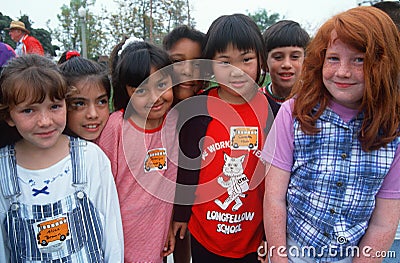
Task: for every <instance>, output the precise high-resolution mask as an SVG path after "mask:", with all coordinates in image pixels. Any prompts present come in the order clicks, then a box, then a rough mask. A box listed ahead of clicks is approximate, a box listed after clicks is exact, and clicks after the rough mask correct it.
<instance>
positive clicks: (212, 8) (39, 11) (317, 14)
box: [0, 0, 360, 33]
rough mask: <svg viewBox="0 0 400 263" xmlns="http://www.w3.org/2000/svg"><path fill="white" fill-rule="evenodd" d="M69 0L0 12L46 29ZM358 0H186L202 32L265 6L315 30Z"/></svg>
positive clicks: (34, 0)
mask: <svg viewBox="0 0 400 263" xmlns="http://www.w3.org/2000/svg"><path fill="white" fill-rule="evenodd" d="M69 2H70V1H69V0H12V1H9V2H8V3H7V4H6V5H5V4H2V5H1V8H0V12H2V13H3V15H8V16H9V17H11V18H12V19H18V18H19V17H20V16H21V15H24V14H26V15H28V16H29V18H30V20H31V21H32V22H33V25H32V27H33V28H44V29H47V26H46V22H47V21H48V20H50V25H51V26H57V25H58V20H57V14H59V13H60V8H61V6H62V5H63V4H66V5H69ZM357 2H360V0H189V3H190V5H191V6H192V9H193V10H192V13H191V16H192V17H194V19H195V21H196V28H197V29H198V30H200V31H202V32H204V33H206V32H207V29H208V27H209V26H210V25H211V23H212V21H213V20H215V19H216V18H218V17H219V16H221V15H229V14H233V13H244V14H247V13H254V12H256V11H257V10H259V9H266V10H267V12H268V13H270V12H271V14H272V13H278V14H280V15H281V17H282V16H284V18H285V19H291V20H295V21H297V22H299V23H300V24H301V25H302V26H303V27H304V28H306V29H307V30H309V31H310V30H311V31H314V30H316V29H317V28H318V27H319V26H320V25H321V24H322V23H323V22H324V21H325V20H326V19H328V18H330V17H331V16H333V15H334V14H336V13H338V12H341V11H345V10H347V9H349V8H352V7H356V6H357ZM115 6H116V4H115V3H114V2H113V1H112V0H97V1H96V5H95V7H94V10H92V11H93V12H96V9H97V10H101V7H106V8H107V9H108V10H113V9H115Z"/></svg>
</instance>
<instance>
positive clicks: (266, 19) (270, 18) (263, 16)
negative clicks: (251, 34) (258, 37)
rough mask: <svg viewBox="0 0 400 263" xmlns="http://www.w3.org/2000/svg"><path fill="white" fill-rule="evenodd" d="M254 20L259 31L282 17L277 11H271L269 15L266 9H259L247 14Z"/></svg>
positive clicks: (262, 30)
mask: <svg viewBox="0 0 400 263" xmlns="http://www.w3.org/2000/svg"><path fill="white" fill-rule="evenodd" d="M248 16H249V17H251V18H252V19H253V20H254V22H256V24H257V26H258V28H260V30H261V32H264V31H265V29H267V28H268V27H269V26H271V25H272V24H274V23H276V22H278V21H279V20H282V19H284V18H283V17H282V18H281V17H280V15H279V14H278V13H273V14H271V15H269V14H268V12H267V10H265V9H259V10H257V11H256V12H255V13H254V14H250V13H249V14H248Z"/></svg>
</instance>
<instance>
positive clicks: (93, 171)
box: [87, 143, 124, 263]
mask: <svg viewBox="0 0 400 263" xmlns="http://www.w3.org/2000/svg"><path fill="white" fill-rule="evenodd" d="M88 148H89V149H88V154H87V168H88V173H87V175H88V176H89V182H90V186H89V197H90V200H91V201H92V202H93V203H94V205H95V207H96V209H97V210H98V211H99V213H100V216H101V219H102V227H103V233H104V236H103V244H102V248H103V250H104V255H105V262H113V263H114V262H124V239H123V230H122V220H121V212H120V206H119V200H118V194H117V189H116V186H115V183H114V177H113V176H112V173H111V165H110V161H109V160H108V158H107V156H106V155H105V154H104V153H103V152H102V151H101V149H100V148H99V147H98V146H97V145H95V144H92V143H89V144H88Z"/></svg>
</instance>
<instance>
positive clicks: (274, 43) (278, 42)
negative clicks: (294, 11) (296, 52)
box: [263, 20, 310, 54]
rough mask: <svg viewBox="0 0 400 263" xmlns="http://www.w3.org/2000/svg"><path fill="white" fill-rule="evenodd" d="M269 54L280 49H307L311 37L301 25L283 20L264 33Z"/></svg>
mask: <svg viewBox="0 0 400 263" xmlns="http://www.w3.org/2000/svg"><path fill="white" fill-rule="evenodd" d="M263 38H264V44H265V49H266V51H267V54H268V53H269V52H270V51H271V50H273V49H275V48H278V47H301V48H303V49H304V50H305V49H306V47H307V45H308V42H310V36H309V35H308V33H307V31H305V30H304V29H303V28H301V26H300V24H299V23H297V22H295V21H292V20H281V21H278V22H276V23H275V24H273V25H271V26H270V27H268V28H267V29H266V30H265V31H264V33H263Z"/></svg>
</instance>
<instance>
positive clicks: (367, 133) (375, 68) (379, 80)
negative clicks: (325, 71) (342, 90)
mask: <svg viewBox="0 0 400 263" xmlns="http://www.w3.org/2000/svg"><path fill="white" fill-rule="evenodd" d="M332 31H335V32H336V34H337V39H340V40H341V41H342V42H344V43H346V44H348V45H350V46H352V47H354V48H355V49H356V50H358V51H361V52H363V53H365V57H364V75H365V90H364V95H363V98H362V102H361V106H360V108H359V110H360V111H362V112H363V113H364V120H363V123H362V127H361V130H360V131H359V140H360V142H361V145H362V148H363V150H364V151H372V150H376V149H379V148H381V147H384V146H385V145H387V144H388V143H389V142H391V141H392V140H393V139H394V138H395V137H397V136H399V134H400V131H399V127H400V94H399V93H400V50H399V47H400V36H399V33H398V31H397V28H396V26H395V24H394V23H393V21H392V20H391V19H390V17H389V16H388V15H387V14H385V13H384V12H383V11H381V10H379V9H377V8H374V7H367V6H360V7H356V8H352V9H349V10H347V11H345V12H342V13H340V14H337V15H335V16H333V17H332V18H331V19H329V20H327V21H326V22H325V23H324V24H323V25H322V26H321V27H320V29H319V30H318V32H317V34H316V35H315V37H314V38H313V39H312V40H311V42H310V44H309V45H308V47H307V50H306V58H305V60H304V63H303V68H302V74H301V77H300V79H299V81H297V83H296V84H295V86H294V87H293V90H292V94H291V97H295V98H296V99H295V102H294V111H293V116H294V117H295V118H298V120H299V122H300V126H301V130H302V131H303V132H305V133H307V134H315V133H317V132H318V131H319V130H318V128H316V126H315V122H316V120H317V119H318V118H319V116H321V114H322V112H323V111H324V110H325V109H326V107H327V106H328V104H329V101H330V100H331V95H330V93H329V92H328V90H327V89H326V88H325V86H324V83H323V81H322V67H323V64H324V60H325V53H326V49H327V47H328V45H329V43H331V42H332V41H334V40H335V39H331V33H332ZM318 104H319V106H320V107H319V109H318V111H317V112H316V113H315V112H314V113H313V108H314V107H315V106H317V105H318Z"/></svg>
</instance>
